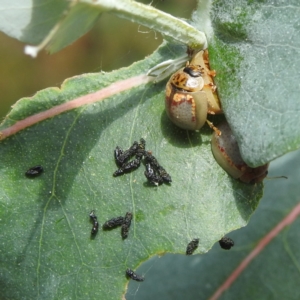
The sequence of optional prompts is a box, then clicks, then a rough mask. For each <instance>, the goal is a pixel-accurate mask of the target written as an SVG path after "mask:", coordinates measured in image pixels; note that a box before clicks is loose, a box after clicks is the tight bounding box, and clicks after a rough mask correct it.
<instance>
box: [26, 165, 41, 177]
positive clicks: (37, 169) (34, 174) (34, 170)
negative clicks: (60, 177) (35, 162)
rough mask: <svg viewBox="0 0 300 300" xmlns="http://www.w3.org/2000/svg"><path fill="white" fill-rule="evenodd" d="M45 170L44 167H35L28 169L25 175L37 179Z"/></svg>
mask: <svg viewBox="0 0 300 300" xmlns="http://www.w3.org/2000/svg"><path fill="white" fill-rule="evenodd" d="M43 171H44V169H43V167H42V166H34V167H32V168H30V169H28V170H27V171H26V172H25V175H26V176H27V177H31V178H33V177H37V176H39V175H41V174H42V173H43Z"/></svg>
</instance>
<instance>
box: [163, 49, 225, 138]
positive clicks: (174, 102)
mask: <svg viewBox="0 0 300 300" xmlns="http://www.w3.org/2000/svg"><path fill="white" fill-rule="evenodd" d="M215 75H216V72H215V71H212V70H210V69H209V64H208V51H207V50H202V51H200V52H198V53H196V55H195V56H194V57H193V58H192V60H191V62H190V63H187V65H186V66H185V67H184V68H182V69H180V70H179V71H177V72H176V73H175V74H173V75H172V76H171V78H170V80H169V81H168V83H167V86H166V100H165V106H166V112H167V115H168V116H169V118H170V120H171V121H172V122H173V123H174V124H176V125H177V126H178V127H180V128H183V129H188V130H198V129H200V128H201V127H202V126H203V125H204V124H205V122H207V123H208V124H209V125H210V126H211V127H212V128H213V129H214V130H215V131H218V130H217V129H216V128H215V127H214V126H213V124H212V123H211V122H209V121H207V114H220V113H222V109H221V104H220V101H219V98H218V95H217V93H216V86H215V85H214V82H213V77H214V76H215ZM218 134H220V132H219V133H218Z"/></svg>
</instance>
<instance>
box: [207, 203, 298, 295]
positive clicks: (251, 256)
mask: <svg viewBox="0 0 300 300" xmlns="http://www.w3.org/2000/svg"><path fill="white" fill-rule="evenodd" d="M299 214H300V203H299V204H297V205H296V206H295V207H294V208H293V210H292V211H291V212H290V213H289V214H288V215H287V216H286V217H285V218H284V219H283V220H282V221H281V222H280V223H278V224H277V225H276V226H275V227H274V228H273V229H272V230H271V231H270V232H269V233H268V234H267V235H266V236H264V237H263V238H262V239H261V240H260V241H259V243H258V244H257V246H256V247H255V248H254V249H253V250H252V251H251V252H250V253H249V255H248V256H247V257H245V259H244V260H243V261H242V262H241V263H240V264H239V265H238V267H237V268H236V269H235V270H234V271H233V272H232V273H231V274H230V275H229V277H228V278H227V279H226V280H225V282H224V283H223V284H222V285H221V286H220V287H219V288H218V289H217V290H216V292H215V293H214V294H213V295H212V296H211V297H210V298H209V300H216V299H218V298H219V297H220V296H221V295H222V294H223V292H225V290H227V289H228V288H229V287H230V286H231V285H232V284H233V283H234V281H235V280H236V279H237V278H238V277H239V276H240V274H241V273H242V272H243V271H244V270H245V269H246V267H247V266H248V264H249V263H250V262H251V261H252V260H253V259H254V258H255V257H256V256H257V255H258V254H260V252H261V251H262V250H264V249H265V248H266V246H267V245H268V244H269V243H270V242H271V241H272V239H273V238H274V237H276V236H277V235H278V234H279V233H280V231H281V230H282V229H284V228H285V227H286V226H288V225H290V224H291V223H292V222H294V221H295V220H296V218H297V217H298V215H299Z"/></svg>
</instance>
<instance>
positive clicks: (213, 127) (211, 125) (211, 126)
mask: <svg viewBox="0 0 300 300" xmlns="http://www.w3.org/2000/svg"><path fill="white" fill-rule="evenodd" d="M206 122H207V124H208V125H209V127H210V128H211V129H213V130H214V132H215V133H216V134H217V135H218V136H220V135H221V134H222V132H221V131H220V130H219V129H218V128H217V127H216V126H214V124H213V123H212V122H210V121H208V120H206Z"/></svg>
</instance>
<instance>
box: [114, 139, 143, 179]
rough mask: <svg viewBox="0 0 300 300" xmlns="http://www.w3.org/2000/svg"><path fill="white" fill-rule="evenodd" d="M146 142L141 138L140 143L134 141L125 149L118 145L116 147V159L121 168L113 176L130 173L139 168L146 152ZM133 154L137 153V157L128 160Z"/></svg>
mask: <svg viewBox="0 0 300 300" xmlns="http://www.w3.org/2000/svg"><path fill="white" fill-rule="evenodd" d="M145 146H146V142H145V140H144V139H141V140H140V143H138V142H137V141H134V142H133V144H132V146H131V147H130V148H129V149H128V150H126V151H123V150H122V149H121V148H120V147H118V146H117V147H116V149H115V152H114V154H115V161H116V164H117V166H118V167H119V169H118V170H117V171H115V172H114V174H113V176H115V177H116V176H119V175H123V174H124V173H129V172H131V171H133V170H135V169H137V168H138V167H139V166H140V164H141V160H142V158H143V156H144V153H145ZM133 155H135V159H133V160H132V161H128V160H129V159H130V158H131V157H132V156H133Z"/></svg>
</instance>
